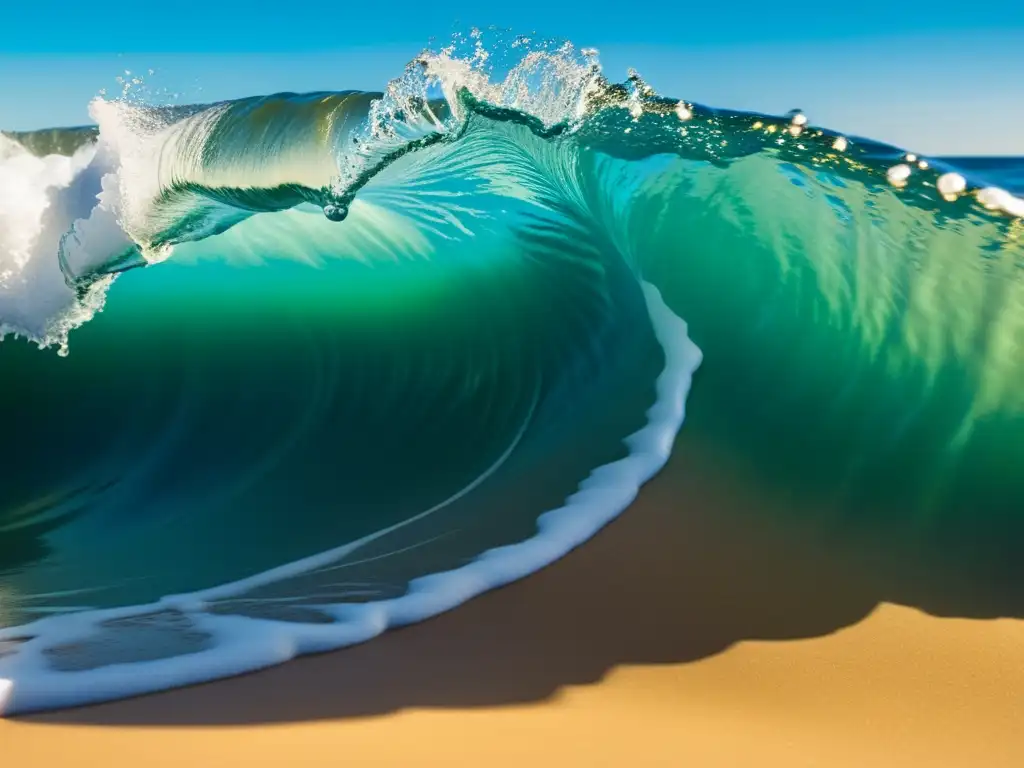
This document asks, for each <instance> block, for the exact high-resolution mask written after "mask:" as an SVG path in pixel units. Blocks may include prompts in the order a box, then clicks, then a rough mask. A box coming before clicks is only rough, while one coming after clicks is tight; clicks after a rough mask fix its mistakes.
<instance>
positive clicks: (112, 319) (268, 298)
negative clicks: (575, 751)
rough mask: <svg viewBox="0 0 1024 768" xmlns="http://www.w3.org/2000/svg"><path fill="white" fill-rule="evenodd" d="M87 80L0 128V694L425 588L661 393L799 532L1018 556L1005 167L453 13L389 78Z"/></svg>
mask: <svg viewBox="0 0 1024 768" xmlns="http://www.w3.org/2000/svg"><path fill="white" fill-rule="evenodd" d="M382 85H385V84H382ZM91 112H92V115H93V117H94V119H95V122H96V124H97V126H98V127H96V128H81V129H55V130H50V131H38V132H33V133H27V134H25V133H22V134H15V133H8V134H3V135H0V331H2V335H3V336H5V337H6V339H5V341H4V342H3V344H2V345H0V423H2V424H3V425H4V430H5V435H6V443H5V444H6V447H5V450H4V457H3V473H4V474H3V482H2V483H0V711H2V712H4V713H12V712H23V711H29V710H34V709H45V708H51V707H58V706H65V705H72V704H80V703H85V702H88V701H96V700H103V699H110V698H116V697H120V696H127V695H132V694H137V693H143V692H146V691H151V690H157V689H161V688H167V687H172V686H176V685H183V684H187V683H192V682H198V681H202V680H208V679H212V678H216V677H219V676H224V675H230V674H235V673H240V672H244V671H247V670H250V669H255V668H258V667H262V666H267V665H270V664H275V663H278V662H282V661H285V660H286V659H289V658H292V657H294V656H295V655H297V654H301V653H307V652H312V651H320V650H327V649H331V648H337V647H341V646H344V645H347V644H351V643H354V642H359V641H362V640H366V639H369V638H372V637H373V636H375V635H377V634H379V633H380V632H382V631H384V630H385V629H387V628H389V627H393V626H398V625H401V624H404V623H408V622H413V621H418V620H420V619H423V618H426V617H428V616H431V615H434V614H436V613H438V612H440V611H444V610H447V609H449V608H452V607H454V606H456V605H458V604H460V603H462V602H464V601H465V600H467V599H469V598H470V597H472V596H474V595H476V594H479V593H480V592H483V591H485V590H487V589H490V588H493V587H496V586H499V585H501V584H504V583H507V582H509V581H512V580H515V579H518V578H520V577H522V576H525V575H527V574H529V573H531V572H533V571H535V570H537V569H538V568H541V567H543V566H544V565H546V564H548V563H550V562H552V561H553V560H555V559H557V558H558V557H560V556H561V555H563V554H565V553H566V552H567V551H569V550H570V549H572V548H573V547H575V546H577V545H579V544H581V543H583V542H584V541H585V540H586V539H588V538H589V537H590V536H592V535H593V534H594V533H595V532H596V531H597V530H599V529H600V528H601V527H602V526H603V525H604V524H606V523H607V522H609V521H610V520H612V519H613V518H614V517H615V516H617V515H618V514H619V513H621V512H622V511H623V510H624V509H625V508H626V507H627V506H628V505H629V504H630V502H631V501H632V500H633V499H634V498H635V496H636V494H637V493H638V491H639V490H640V488H641V486H642V485H643V484H644V483H645V482H646V481H647V480H648V479H649V478H651V477H652V476H653V475H654V474H655V473H657V472H658V471H659V470H661V469H662V467H663V466H664V464H665V463H666V461H667V460H668V458H669V456H670V455H671V452H672V447H673V442H674V440H675V439H676V435H677V432H678V431H679V430H680V428H681V427H682V426H683V422H684V416H685V421H686V425H685V430H686V434H687V435H690V434H691V433H692V434H693V435H694V436H699V438H700V439H701V440H703V441H705V442H707V443H708V444H714V445H716V446H717V447H718V448H719V449H720V450H723V451H726V452H727V453H728V454H729V455H731V456H735V457H736V458H737V460H738V461H742V462H744V463H745V464H746V465H749V466H751V467H752V468H753V470H754V471H755V473H756V474H757V476H758V477H760V478H762V480H763V483H764V484H765V487H766V488H767V487H783V488H786V489H788V491H789V492H791V493H792V495H793V497H794V498H800V499H802V500H803V501H805V502H807V503H806V504H804V505H802V506H801V508H813V505H814V504H815V503H817V502H819V501H820V502H821V505H822V508H824V507H825V506H826V505H827V507H828V509H829V510H831V512H830V514H831V515H833V516H834V515H836V514H837V513H836V510H839V512H838V517H832V518H830V519H828V520H819V521H807V522H808V523H809V524H814V525H828V526H831V530H834V531H835V532H836V535H839V536H850V537H862V538H864V539H865V540H867V541H870V542H873V546H877V547H879V548H880V549H891V550H892V551H893V552H894V553H896V554H895V555H894V556H896V557H898V558H903V557H904V556H905V557H906V558H907V559H908V560H909V559H913V558H917V559H920V561H921V562H927V563H931V564H932V565H933V566H935V567H939V568H941V569H942V570H943V572H944V573H948V574H950V578H951V579H953V580H954V581H956V582H962V583H967V582H970V583H972V584H979V585H983V588H984V590H986V594H990V595H991V596H992V605H993V606H994V607H993V609H992V610H993V611H994V612H996V613H998V611H999V610H1000V608H999V606H1000V605H1002V604H1003V603H1001V602H1000V601H1001V600H1004V599H1005V600H1009V599H1013V595H1016V590H1017V586H1018V585H1019V584H1021V583H1024V582H1022V578H1024V560H1022V559H1021V558H1020V546H1021V542H1022V541H1024V472H1022V471H1021V467H1022V461H1024V385H1022V382H1024V350H1022V345H1024V283H1022V275H1024V270H1022V268H1024V201H1022V199H1021V197H1019V196H1018V195H1024V159H1021V158H945V159H943V158H923V157H918V156H916V155H914V154H912V153H910V152H908V151H906V150H903V149H898V148H895V147H891V146H887V145H885V144H881V143H878V142H874V141H870V140H868V139H864V138H859V137H854V136H845V135H843V134H841V133H838V132H835V131H832V130H826V129H824V128H821V127H818V126H816V125H814V123H813V122H811V121H809V120H808V117H813V116H805V115H803V114H802V113H799V112H794V113H791V114H788V115H785V116H768V115H760V114H751V113H745V112H735V111H730V110H727V109H713V108H710V107H706V106H702V105H699V104H693V103H691V102H688V101H685V100H679V99H678V98H671V97H668V96H665V95H661V94H657V93H655V92H654V91H653V90H652V89H651V88H650V87H649V86H648V85H647V84H646V83H645V82H644V81H643V79H642V78H641V77H640V76H639V75H635V74H634V75H631V76H630V77H629V78H628V79H627V80H626V81H625V82H624V83H621V84H617V83H613V82H610V81H608V80H607V79H606V78H605V77H604V75H603V74H602V72H601V69H600V66H599V65H598V61H597V54H596V52H594V51H588V50H584V51H580V50H578V49H576V48H574V47H572V46H571V45H568V44H562V43H557V44H555V43H550V44H549V43H537V42H529V41H525V40H522V39H513V40H506V41H501V40H491V39H488V37H487V35H483V36H481V35H472V36H469V37H467V38H466V39H463V40H457V41H456V43H455V44H454V45H453V47H452V48H449V49H445V50H442V51H436V52H428V53H424V54H422V55H421V56H419V57H417V58H415V59H414V60H413V61H412V62H411V63H410V65H409V67H408V69H407V70H406V71H405V72H404V73H401V74H400V76H399V77H397V78H396V79H395V80H394V81H393V82H392V83H390V84H387V87H386V89H385V90H384V91H383V92H381V93H363V92H355V91H339V92H330V93H313V94H276V95H272V96H254V97H251V98H246V99H239V100H237V101H230V102H221V103H217V104H211V105H197V106H184V107H182V106H175V107H168V106H154V105H146V104H143V103H141V102H139V101H135V100H131V99H123V100H119V101H104V100H97V101H95V102H93V104H92V105H91ZM0 127H2V126H0ZM691 385H692V386H691ZM678 504H679V506H680V508H683V507H685V505H686V504H687V499H679V500H678ZM915 562H916V560H915ZM666 610H670V607H666Z"/></svg>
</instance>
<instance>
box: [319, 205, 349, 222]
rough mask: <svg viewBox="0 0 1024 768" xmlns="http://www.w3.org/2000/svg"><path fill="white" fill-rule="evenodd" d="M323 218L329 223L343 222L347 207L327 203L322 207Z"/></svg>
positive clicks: (346, 214)
mask: <svg viewBox="0 0 1024 768" xmlns="http://www.w3.org/2000/svg"><path fill="white" fill-rule="evenodd" d="M324 216H326V217H327V219H328V220H329V221H344V220H345V218H346V217H347V216H348V206H347V205H335V204H333V203H328V204H327V205H325V206H324Z"/></svg>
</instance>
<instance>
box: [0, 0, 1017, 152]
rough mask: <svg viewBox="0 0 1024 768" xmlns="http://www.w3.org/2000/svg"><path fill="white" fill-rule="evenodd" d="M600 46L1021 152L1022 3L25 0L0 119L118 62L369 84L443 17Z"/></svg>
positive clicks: (835, 112) (218, 78)
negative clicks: (126, 0)
mask: <svg viewBox="0 0 1024 768" xmlns="http://www.w3.org/2000/svg"><path fill="white" fill-rule="evenodd" d="M456 22H459V23H462V24H463V25H477V26H487V25H491V24H496V25H500V26H504V27H510V28H512V29H514V30H515V31H517V32H526V33H532V32H537V33H539V34H541V35H544V36H548V37H565V38H569V39H571V40H573V41H574V42H576V43H578V44H579V45H581V46H595V47H597V48H599V49H601V51H602V59H603V61H604V63H605V67H606V69H607V70H608V73H609V75H610V76H611V77H613V78H615V79H621V77H622V76H623V75H624V73H625V70H626V68H627V67H629V66H634V67H636V68H637V69H638V70H639V71H640V72H641V73H642V74H644V76H645V77H647V78H648V79H649V80H651V81H652V83H653V84H654V85H655V86H656V87H657V88H658V89H659V90H661V91H663V92H666V93H668V94H671V95H675V96H681V97H686V98H689V99H693V100H696V101H701V102H704V103H708V104H713V105H717V106H729V107H736V108H744V109H761V110H765V111H770V112H783V111H785V110H788V109H790V108H793V107H801V108H803V109H805V110H807V112H808V114H809V116H810V117H811V119H812V120H813V121H815V122H819V123H821V124H824V125H828V126H829V127H834V128H836V129H838V130H843V131H847V132H850V133H854V134H866V135H870V136H872V137H874V138H881V139H886V140H889V141H893V142H895V143H898V144H902V145H904V146H907V147H908V148H911V149H915V150H917V151H921V152H930V153H999V152H1001V153H1014V154H1022V155H1024V0H992V1H991V2H987V3H963V2H960V3H951V2H944V1H943V0H933V2H924V1H923V0H866V2H859V3H853V2H849V3H842V2H838V0H832V1H831V2H830V1H829V0H814V2H811V1H810V0H787V1H786V2H772V1H770V0H757V1H754V0H729V1H728V2H726V1H722V2H708V1H707V0H701V2H693V3H684V2H682V0H676V1H675V2H668V0H654V2H647V3H641V2H634V3H630V2H625V1H623V0H619V2H618V4H617V5H612V4H611V3H603V2H600V0H597V1H594V2H591V3H589V4H587V5H584V4H583V3H581V2H578V1H576V0H572V1H571V2H557V1H556V0H543V1H542V0H514V1H513V2H507V3H497V2H493V0H486V1H485V0H477V2H468V0H448V1H447V2H446V1H444V0H441V1H437V0H433V1H432V2H422V3H411V2H408V0H386V1H383V2H375V3H374V2H366V1H365V0H360V2H358V3H353V4H344V3H303V4H298V3H287V2H281V0H277V2H276V3H274V4H271V3H263V2H251V1H250V2H245V3H243V2H238V1H237V0H207V2H196V1H195V0H183V1H181V2H173V1H172V2H161V3H151V4H134V5H125V4H123V3H120V2H118V3H115V2H111V1H110V0H94V2H91V3H85V2H81V1H80V0H79V1H77V2H66V1H65V0H49V1H47V0H40V1H39V2H32V3H26V2H24V0H21V1H20V2H17V3H15V4H14V7H13V8H5V10H4V13H3V19H2V24H3V26H2V28H0V127H4V128H34V127H43V126H46V125H67V124H78V123H82V122H85V121H86V120H87V114H86V105H87V103H88V101H89V99H90V98H91V97H92V96H94V95H95V94H96V93H97V92H98V91H99V90H100V89H101V88H108V89H111V90H114V89H116V82H115V78H116V77H117V76H118V75H120V74H122V73H123V71H124V70H125V69H129V70H132V71H133V72H145V71H146V70H148V69H154V70H156V75H155V76H153V77H151V78H148V82H149V84H150V85H151V86H152V87H154V88H157V89H160V88H163V89H167V90H168V91H170V92H176V93H180V94H181V99H182V100H183V101H195V100H214V99H220V98H228V97H234V96H242V95H247V94H252V93H266V92H273V91H281V90H293V91H302V90H314V89H343V88H353V87H354V88H379V87H381V86H382V85H383V84H384V83H386V81H387V80H388V79H390V78H391V77H393V76H395V75H396V74H397V73H398V72H399V71H400V70H401V68H402V65H403V64H404V63H405V61H406V60H407V59H409V58H410V57H411V56H412V55H414V54H415V53H416V52H417V51H418V50H419V49H421V48H422V47H423V46H424V45H425V44H427V43H428V42H429V41H430V38H431V37H436V38H438V39H441V40H445V39H447V37H448V36H449V35H450V33H451V31H452V29H453V25H454V24H455V23H456Z"/></svg>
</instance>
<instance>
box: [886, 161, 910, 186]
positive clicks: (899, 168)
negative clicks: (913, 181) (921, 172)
mask: <svg viewBox="0 0 1024 768" xmlns="http://www.w3.org/2000/svg"><path fill="white" fill-rule="evenodd" d="M885 176H886V178H887V179H889V183H890V184H892V185H893V186H894V187H902V186H904V185H905V184H906V183H907V179H909V178H910V166H909V165H907V164H906V163H900V164H899V165H894V166H893V167H892V168H890V169H889V170H888V171H886V172H885Z"/></svg>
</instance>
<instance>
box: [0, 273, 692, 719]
mask: <svg viewBox="0 0 1024 768" xmlns="http://www.w3.org/2000/svg"><path fill="white" fill-rule="evenodd" d="M642 288H643V292H644V297H645V299H646V303H647V309H648V312H649V314H650V318H651V321H652V324H653V328H654V332H655V335H656V337H657V339H658V342H659V343H660V344H661V347H662V349H663V350H664V355H665V368H664V370H663V371H662V373H661V375H660V376H659V377H658V379H657V384H656V386H657V400H656V402H655V404H654V405H653V406H652V407H651V408H650V409H649V410H648V412H647V424H646V425H645V426H644V427H643V428H641V429H640V430H639V431H637V432H635V433H633V434H632V435H630V436H629V437H627V438H626V444H627V446H628V448H629V449H630V453H629V455H628V456H627V457H626V458H623V459H620V460H618V461H615V462H612V463H610V464H606V465H604V466H601V467H598V468H597V469H595V470H594V471H593V472H591V473H590V475H589V477H588V478H587V479H585V480H584V481H583V482H582V483H581V484H580V486H579V488H578V490H577V492H576V493H574V494H573V495H572V496H570V497H569V498H568V499H566V501H565V503H564V505H563V506H562V507H559V508H558V509H555V510H551V511H549V512H546V513H544V514H542V515H541V516H540V517H539V518H538V519H537V533H536V534H535V535H534V536H533V537H532V538H530V539H527V540H526V541H523V542H520V543H518V544H512V545H508V546H504V547H499V548H496V549H492V550H489V551H487V552H484V553H483V554H482V555H480V556H479V557H477V558H476V559H475V560H473V561H472V562H470V563H469V564H467V565H465V566H462V567H461V568H457V569H455V570H452V571H447V572H444V573H437V574H433V575H430V576H425V577H422V578H420V579H416V580H414V581H413V582H412V583H411V584H410V588H409V590H408V592H407V593H406V594H405V595H403V596H402V597H399V598H395V599H391V600H383V601H378V602H371V603H365V604H344V605H335V606H318V608H319V609H320V610H324V611H325V612H327V613H329V614H330V615H332V616H333V618H334V619H335V622H334V623H331V624H296V623H292V622H279V621H271V620H266V619H254V618H248V617H242V616H226V615H214V614H211V613H206V612H204V608H205V606H206V604H207V602H208V601H210V600H213V599H221V598H224V597H227V596H230V595H234V594H239V593H241V592H243V591H245V590H247V589H250V588H252V586H254V585H255V584H261V583H266V582H267V581H272V580H276V579H278V578H283V577H284V576H288V575H293V574H294V573H296V572H305V571H306V570H311V569H313V568H315V567H317V566H318V565H321V564H322V563H323V562H324V561H329V560H333V559H336V558H338V557H340V556H341V555H342V554H345V553H347V552H351V551H354V550H357V549H359V548H360V547H362V546H364V545H365V544H367V543H368V542H369V541H370V540H372V539H374V538H377V537H378V536H379V535H380V533H378V534H374V535H372V536H370V537H367V538H364V539H361V540H359V541H356V542H352V543H350V544H347V545H345V546H344V547H341V548H337V549H334V550H330V551H329V552H325V553H323V554H321V555H318V556H314V557H313V558H309V559H307V560H303V561H300V562H298V563H294V564H291V565H289V566H284V567H283V568H279V569H274V570H273V571H268V572H266V573H264V574H260V575H258V576H255V577H253V578H251V579H246V580H244V581H242V582H236V583H234V584H230V585H225V586H221V587H217V588H214V589H210V590H206V591H203V592H197V593H194V594H191V595H177V596H172V597H168V598H165V599H164V600H162V601H160V602H157V603H154V604H151V605H144V606H131V607H126V608H117V609H110V610H102V611H84V612H81V613H73V614H66V615H59V616H51V617H47V618H44V619H41V620H39V621H36V622H33V623H32V624H28V625H24V626H21V627H13V628H9V629H5V630H0V642H3V641H5V640H6V641H8V642H9V643H10V642H12V641H19V640H20V643H17V644H15V646H14V647H15V650H14V651H13V652H12V653H10V654H9V655H7V656H5V657H2V658H0V714H6V715H10V714H14V713H23V712H28V711H33V710H42V709H51V708H57V707H68V706H75V705H80V704H87V703H91V702H98V701H104V700H110V699H115V698H122V697H125V696H131V695H137V694H141V693H147V692H151V691H157V690H162V689H167V688H172V687H177V686H182V685H189V684H192V683H199V682H204V681H208V680H212V679H216V678H221V677H226V676H230V675H235V674H241V673H243V672H248V671H251V670H255V669H259V668H262V667H267V666H271V665H274V664H279V663H281V662H284V661H287V660H289V659H292V658H294V657H296V656H298V655H300V654H305V653H313V652H317V651H326V650H332V649H336V648H341V647H344V646H347V645H352V644H354V643H359V642H363V641H365V640H369V639H371V638H373V637H375V636H377V635H379V634H380V633H382V632H384V631H385V630H386V629H389V628H392V627H396V626H400V625H403V624H408V623H411V622H416V621H421V620H423V619H426V618H428V617H430V616H434V615H436V614H438V613H441V612H443V611H447V610H450V609H451V608H454V607H456V606H458V605H460V604H461V603H463V602H465V601H466V600H469V599H470V598H472V597H474V596H476V595H479V594H480V593H482V592H486V591H488V590H490V589H494V588H496V587H499V586H502V585H504V584H507V583H509V582H511V581H514V580H516V579H519V578H522V577H524V576H526V575H528V574H530V573H533V572H534V571H537V570H539V569H540V568H542V567H544V566H545V565H548V564H549V563H551V562H553V561H554V560H557V559H558V558H560V557H562V556H563V555H564V554H566V553H567V552H569V551H570V550H572V549H574V548H575V547H577V546H579V545H580V544H582V543H583V542H585V541H586V540H587V539H589V538H590V537H591V536H593V535H594V534H595V533H597V531H598V530H600V529H601V528H602V527H603V526H604V525H606V524H607V523H609V522H610V521H611V520H613V519H614V518H615V517H617V516H618V515H619V514H620V513H621V512H622V511H623V510H624V509H626V507H627V506H628V505H629V504H630V503H631V502H632V501H633V499H634V498H635V497H636V495H637V493H638V491H639V489H640V487H641V486H642V485H643V484H644V483H645V482H646V481H647V480H649V479H650V478H651V477H653V476H654V475H655V474H656V473H657V472H658V471H659V470H660V469H661V468H662V467H663V466H664V465H665V463H666V461H667V460H668V457H669V454H670V453H671V449H672V444H673V441H674V439H675V436H676V434H677V433H678V431H679V429H680V428H681V426H682V424H683V419H684V416H685V412H686V397H687V394H688V392H689V389H690V383H691V380H692V376H693V373H694V371H695V370H696V369H697V367H698V366H699V365H700V362H701V357H702V356H701V352H700V350H699V349H698V348H697V346H696V345H695V344H694V343H693V342H692V341H691V340H690V338H689V337H688V336H687V329H686V323H685V322H683V320H681V319H680V318H679V317H677V316H676V315H675V314H673V313H672V311H671V310H670V309H669V308H668V306H667V305H666V304H665V302H664V300H663V299H662V297H661V295H660V293H659V292H658V290H657V288H655V287H654V286H653V285H651V284H649V283H643V284H642ZM513 447H514V446H513ZM499 463H500V459H499ZM429 512H430V510H428V511H427V512H426V513H421V514H420V515H417V518H421V517H422V516H423V515H424V514H429ZM408 522H411V521H406V522H405V523H402V524H400V525H405V524H408ZM168 609H173V610H178V611H181V612H183V613H185V614H187V616H188V617H189V619H190V620H191V621H192V623H193V626H194V629H195V630H197V631H199V632H205V633H207V634H209V635H210V636H211V637H212V638H213V645H212V647H209V648H207V649H205V650H201V651H199V652H196V653H190V654H187V655H182V656H174V657H171V658H164V659H158V660H155V661H145V662H135V663H122V664H111V665H108V666H101V667H96V668H92V669H87V670H83V671H60V670H58V669H56V668H55V667H53V666H52V665H51V663H50V659H49V657H48V654H47V653H46V651H47V649H50V648H53V647H55V646H63V645H67V644H70V643H75V642H81V641H85V640H88V639H89V638H90V637H91V636H95V635H96V634H97V633H99V632H100V631H102V624H103V623H104V622H108V621H110V620H112V619H125V618H129V617H133V616H145V615H147V614H152V613H154V612H157V611H163V610H168ZM24 638H28V639H27V640H26V639H24Z"/></svg>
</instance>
